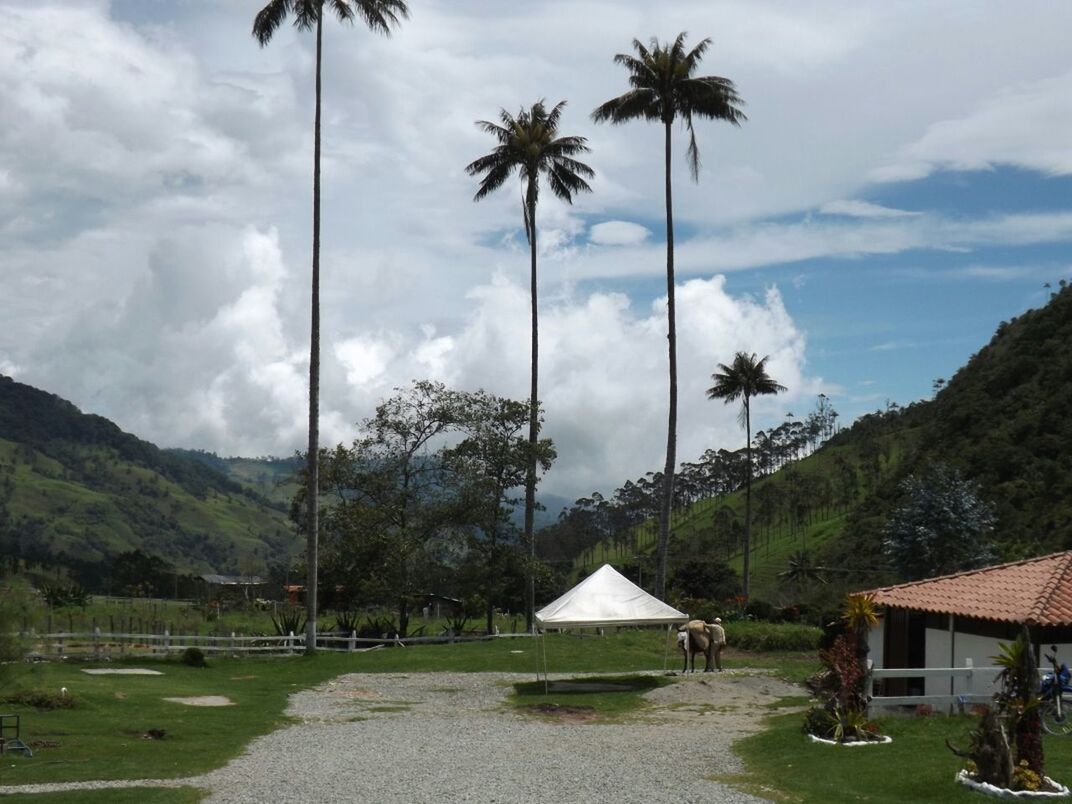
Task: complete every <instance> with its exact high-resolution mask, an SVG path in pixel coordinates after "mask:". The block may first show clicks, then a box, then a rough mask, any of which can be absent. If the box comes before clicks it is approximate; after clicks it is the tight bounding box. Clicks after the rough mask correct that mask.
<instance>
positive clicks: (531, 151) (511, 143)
mask: <svg viewBox="0 0 1072 804" xmlns="http://www.w3.org/2000/svg"><path fill="white" fill-rule="evenodd" d="M565 105H566V102H565V101H560V102H559V103H557V104H555V106H554V108H552V109H551V111H547V109H546V108H545V107H544V104H543V101H542V100H540V101H537V102H536V103H534V104H532V107H531V108H529V109H521V110H520V111H519V112H518V114H517V116H516V117H515V116H514V115H512V114H510V113H509V112H507V111H506V110H505V109H503V110H502V111H500V112H499V123H491V122H488V121H487V120H480V121H478V122H477V126H479V127H480V129H481V131H486V132H487V133H488V134H491V135H492V136H493V137H495V139H497V140H498V141H499V145H498V147H496V148H495V150H493V151H492V152H491V153H490V154H487V155H486V156H482V157H480V158H479V159H476V160H474V161H473V162H471V163H470V164H469V165H467V166H466V168H465V172H466V173H468V174H469V175H470V176H479V175H483V178H482V179H481V180H480V187H479V188H478V189H477V191H476V195H474V196H473V200H474V201H479V200H481V199H482V198H485V197H486V196H488V195H489V194H491V193H493V192H495V190H498V189H499V188H500V187H502V186H503V184H505V183H506V180H507V179H508V178H510V176H511V174H512V173H513V172H514V171H515V170H516V171H517V172H518V175H519V176H520V178H521V182H522V184H523V185H524V186H525V188H526V200H525V203H524V204H523V207H524V210H525V233H526V235H528V236H529V237H530V238H531V236H532V231H531V221H530V220H529V209H528V205H529V199H528V193H529V192H531V193H532V198H531V201H532V203H535V202H536V201H537V200H538V199H539V192H540V191H539V176H540V174H541V173H542V174H544V175H545V176H546V177H547V182H548V184H550V186H551V191H552V192H553V193H554V194H555V195H556V196H558V197H559V198H561V199H562V200H563V201H566V202H567V203H572V202H573V195H574V194H575V193H579V192H585V193H590V192H592V188H591V187H590V186H589V185H588V182H586V181H585V179H590V178H592V176H594V175H595V173H594V172H593V170H592V168H590V167H588V165H586V164H584V163H583V162H579V161H578V160H576V159H574V157H575V156H577V155H578V154H582V153H588V151H589V150H590V149H589V148H588V145H587V144H586V142H587V141H586V140H585V138H584V137H559V136H557V134H558V122H559V118H561V116H562V109H563V108H564V107H565Z"/></svg>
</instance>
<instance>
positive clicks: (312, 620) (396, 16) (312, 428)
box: [253, 0, 409, 653]
mask: <svg viewBox="0 0 1072 804" xmlns="http://www.w3.org/2000/svg"><path fill="white" fill-rule="evenodd" d="M325 6H327V7H328V8H329V9H331V10H332V11H333V12H334V13H335V16H336V17H338V18H339V20H340V21H341V22H353V20H354V18H355V17H358V18H360V19H361V20H363V21H364V23H365V25H366V26H368V28H369V29H370V30H373V31H376V32H378V33H382V34H384V35H390V33H391V28H392V26H395V25H398V23H399V20H400V18H404V17H408V16H409V9H408V8H407V6H406V2H405V0H270V2H268V4H267V5H265V6H264V8H262V9H261V10H260V11H259V12H258V13H257V16H256V17H255V18H254V20H253V36H254V37H256V39H257V41H258V42H259V43H260V45H261V47H264V46H265V45H267V44H268V43H269V42H270V41H271V40H272V36H273V35H274V34H275V32H276V30H277V29H278V28H279V26H280V25H282V24H283V22H284V20H286V19H287V17H289V16H293V18H294V26H295V27H296V28H297V29H298V30H299V31H308V30H310V29H313V28H315V29H316V84H315V90H314V96H315V111H314V114H313V264H312V302H311V310H312V312H311V316H310V318H311V322H310V338H309V341H310V344H309V446H308V452H307V454H306V464H307V465H306V471H305V474H306V478H305V480H306V506H307V515H306V525H305V527H306V564H307V567H308V570H307V571H308V580H307V581H306V589H305V595H306V608H307V620H306V629H305V650H306V652H308V653H312V652H314V651H315V650H316V597H317V565H318V563H319V562H318V557H317V551H318V535H319V510H318V500H319V495H318V493H317V490H318V488H319V480H318V474H319V468H318V459H319V454H320V444H319V441H320V428H319V416H320V83H321V81H320V79H321V66H322V63H323V58H322V50H323V48H322V45H323V26H322V22H323V16H324V15H323V11H324V7H325Z"/></svg>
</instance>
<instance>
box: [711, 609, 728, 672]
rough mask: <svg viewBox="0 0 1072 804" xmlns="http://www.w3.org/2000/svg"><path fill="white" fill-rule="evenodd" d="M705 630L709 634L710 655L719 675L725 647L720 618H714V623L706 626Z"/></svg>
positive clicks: (724, 633) (724, 636) (724, 634)
mask: <svg viewBox="0 0 1072 804" xmlns="http://www.w3.org/2000/svg"><path fill="white" fill-rule="evenodd" d="M707 630H708V632H709V633H710V634H711V653H712V655H713V658H714V660H715V667H717V668H718V672H720V673H721V672H722V649H723V648H724V647H726V631H725V629H723V628H722V618H721V617H715V621H714V622H713V623H709V624H708V626H707Z"/></svg>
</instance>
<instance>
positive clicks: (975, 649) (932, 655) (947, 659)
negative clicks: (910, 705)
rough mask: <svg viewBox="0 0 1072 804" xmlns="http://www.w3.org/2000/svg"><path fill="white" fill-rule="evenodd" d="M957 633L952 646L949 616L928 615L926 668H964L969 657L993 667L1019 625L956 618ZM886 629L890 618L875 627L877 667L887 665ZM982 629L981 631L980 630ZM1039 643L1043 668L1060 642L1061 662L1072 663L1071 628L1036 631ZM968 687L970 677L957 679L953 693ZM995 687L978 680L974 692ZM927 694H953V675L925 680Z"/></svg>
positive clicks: (872, 643) (975, 663) (977, 664)
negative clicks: (1001, 645)
mask: <svg viewBox="0 0 1072 804" xmlns="http://www.w3.org/2000/svg"><path fill="white" fill-rule="evenodd" d="M954 625H955V626H956V633H955V634H954V635H953V644H952V649H951V647H950V634H949V626H948V620H947V618H946V615H928V617H927V627H926V628H925V629H924V666H925V667H964V666H965V665H966V664H967V660H968V659H971V660H972V665H973V666H974V667H992V666H993V665H994V661H993V658H992V657H994V656H997V655H998V654H999V653H1000V648H999V643H1001V642H1004V643H1009V642H1011V641H1012V640H1013V639H1015V638H1016V631H1017V626H1014V625H1005V624H1000V623H994V622H989V621H979V620H971V619H969V618H955V619H954ZM885 629H886V618H885V617H883V618H882V619H880V620H879V624H878V625H877V626H875V627H873V628H872V629H871V634H870V648H871V653H870V654H869V656H870V658H871V660H872V661H873V663H874V665H873V666H874V667H885V666H886V665H885V656H884V646H885ZM980 632H981V633H980ZM1033 637H1034V640H1035V644H1036V645H1037V646H1041V651H1040V653H1039V663H1040V666H1041V669H1043V670H1046V669H1048V664H1047V662H1046V660H1045V658H1044V654H1046V653H1049V652H1050V645H1052V644H1056V645H1057V656H1058V660H1059V661H1063V662H1066V663H1068V664H1070V665H1072V639H1070V638H1069V634H1068V631H1067V629H1043V631H1042V632H1041V633H1034V634H1033ZM967 690H968V679H966V678H958V679H955V681H954V685H953V693H954V694H959V693H963V692H966V691H967ZM993 690H994V687H993V686H992V684H991V683H989V682H988V681H987V680H980V679H978V678H976V679H974V680H973V682H972V691H973V692H976V693H980V692H982V693H988V692H992V691H993ZM923 693H924V694H926V695H944V694H947V693H949V678H941V677H928V678H926V679H925V681H924V690H923Z"/></svg>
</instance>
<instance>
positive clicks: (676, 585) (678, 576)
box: [670, 561, 741, 600]
mask: <svg viewBox="0 0 1072 804" xmlns="http://www.w3.org/2000/svg"><path fill="white" fill-rule="evenodd" d="M670 587H671V588H672V589H674V590H676V591H677V593H678V594H679V595H682V596H684V597H691V598H703V599H705V600H725V599H726V598H728V597H733V596H734V595H736V594H737V593H738V592H739V591H740V589H741V578H740V576H739V575H738V574H737V573H736V572H735V571H734V569H733V567H731V566H730V565H729V564H727V563H726V562H724V561H689V562H686V563H684V564H681V565H680V566H678V567H677V568H676V569H675V570H674V571H673V573H671V575H670Z"/></svg>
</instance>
